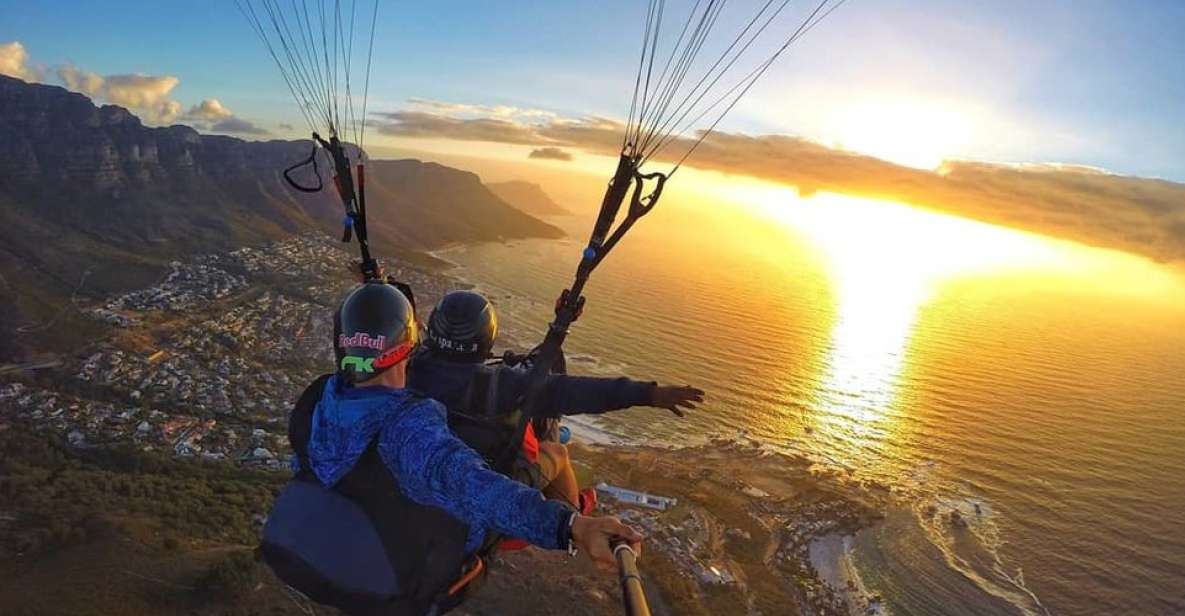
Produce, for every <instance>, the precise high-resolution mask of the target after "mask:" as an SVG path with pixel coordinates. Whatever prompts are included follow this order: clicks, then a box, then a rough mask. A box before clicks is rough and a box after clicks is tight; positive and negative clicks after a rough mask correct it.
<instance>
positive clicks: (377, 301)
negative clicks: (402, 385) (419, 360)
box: [333, 281, 419, 383]
mask: <svg viewBox="0 0 1185 616" xmlns="http://www.w3.org/2000/svg"><path fill="white" fill-rule="evenodd" d="M418 342H419V330H418V328H417V327H416V313H415V311H414V310H412V307H411V302H409V301H407V298H406V297H404V295H403V294H402V293H400V292H399V289H396V288H395V287H393V286H391V285H389V284H386V283H383V282H378V281H372V282H368V283H366V284H364V285H362V286H360V287H358V288H356V289H354V290H353V291H351V292H350V294H349V295H347V296H346V299H345V300H344V301H342V303H341V306H339V307H338V309H337V314H335V315H334V318H333V350H334V352H335V354H336V355H337V374H338V377H339V378H341V379H343V380H344V381H345V382H346V383H358V382H361V381H366V380H369V379H372V378H374V377H375V376H378V375H379V373H381V372H383V371H384V370H386V369H387V368H390V367H391V366H394V365H395V364H398V363H399V362H401V361H403V360H404V359H407V356H408V355H409V354H410V353H411V352H412V349H414V348H415V346H416V343H418Z"/></svg>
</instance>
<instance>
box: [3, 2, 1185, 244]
mask: <svg viewBox="0 0 1185 616" xmlns="http://www.w3.org/2000/svg"><path fill="white" fill-rule="evenodd" d="M346 4H347V5H348V4H349V3H346ZM685 4H690V3H689V2H688V3H684V2H675V1H672V2H671V6H673V7H680V6H683V5H685ZM741 5H753V6H756V4H755V3H753V2H747V3H737V6H741ZM804 6H805V5H804ZM370 7H371V4H370V2H368V1H362V2H359V7H358V10H359V11H360V12H365V11H368V10H369V9H370ZM752 10H753V9H749V12H751V11H752ZM745 13H746V11H744V10H741V9H738V14H745ZM644 15H645V3H644V2H640V1H635V2H626V1H623V0H614V1H612V2H595V3H593V2H556V3H540V2H500V3H486V2H418V3H405V2H382V4H381V6H380V8H379V29H378V41H377V43H376V47H375V53H374V66H375V68H374V73H373V78H372V80H373V82H372V87H371V95H370V109H371V111H373V112H374V115H373V116H372V119H373V120H374V121H375V122H377V125H376V126H375V128H373V129H371V130H370V133H369V134H370V135H372V137H369V138H368V139H372V141H369V142H368V144H369V145H378V146H382V145H388V146H397V147H401V148H404V149H418V150H424V149H428V150H432V149H433V148H435V149H436V150H440V149H442V148H444V149H448V148H450V147H456V146H458V141H463V142H465V146H464V148H465V149H466V151H468V152H470V153H475V154H478V155H483V154H488V155H491V156H504V157H519V158H522V159H525V157H526V155H527V154H528V153H529V152H531V151H532V150H537V149H541V148H545V147H548V148H552V150H551V151H552V152H554V153H556V154H557V157H559V158H564V157H569V156H573V157H574V158H576V160H575V161H573V165H578V164H579V163H580V162H581V161H580V157H581V153H582V152H597V153H607V152H606V151H605V148H604V146H603V142H602V141H601V140H600V136H599V135H597V134H593V133H597V132H598V131H601V129H604V131H603V132H604V133H605V134H606V135H609V134H613V133H615V131H616V130H617V129H616V127H615V126H612V125H611V124H610V125H607V126H600V125H590V124H588V122H589V118H606V119H609V120H611V121H612V120H621V119H623V118H624V116H625V114H626V111H627V110H628V104H629V96H630V92H631V90H632V85H633V83H632V81H633V77H634V69H635V65H636V62H637V53H638V46H639V41H640V38H641V37H640V34H641V28H642V24H643V18H644ZM0 16H2V18H0V73H6V74H10V75H16V76H18V77H22V78H25V79H27V80H35V81H41V82H44V83H50V84H56V85H66V86H67V87H70V88H71V89H74V90H78V91H82V92H84V93H87V94H89V95H91V96H92V97H93V98H96V99H98V100H100V101H103V102H114V103H117V104H122V105H124V106H128V107H130V108H132V110H133V111H135V112H136V113H137V114H138V115H140V116H141V117H142V118H144V120H145V121H146V122H147V123H156V124H163V123H174V122H176V123H188V124H191V125H194V126H196V127H198V128H199V129H202V130H206V131H208V132H225V133H230V134H237V135H239V136H243V137H247V138H275V137H282V138H294V137H302V136H304V133H305V132H307V131H305V130H303V129H302V128H301V121H300V118H299V114H298V112H297V108H296V106H295V104H294V103H293V102H292V100H291V97H290V95H289V94H288V91H287V89H286V88H285V86H284V85H283V83H282V81H281V80H280V78H279V75H278V73H277V71H276V69H275V66H274V65H273V64H272V63H271V60H270V58H269V57H268V56H267V55H266V54H265V53H264V51H263V49H262V46H261V44H260V43H259V41H258V40H257V39H256V38H255V36H254V35H253V33H252V32H251V30H250V29H249V27H248V25H247V23H246V21H245V20H244V18H243V17H242V16H241V15H240V14H239V12H238V9H237V8H236V7H235V4H234V3H233V2H217V3H208V4H201V3H131V2H127V3H120V2H109V3H102V6H96V5H93V4H92V3H74V2H60V1H45V2H35V3H19V4H18V3H14V2H3V3H0ZM727 19H728V18H726V21H727ZM721 28H723V29H725V30H727V25H725V26H721ZM1181 32H1185V3H1182V2H1179V1H1175V0H1142V1H1141V2H1136V3H1124V2H1114V1H1107V0H1074V1H1070V0H1058V1H1054V0H1050V1H1043V2H1028V1H1021V0H1001V1H995V2H989V3H970V2H965V1H957V0H850V1H849V2H847V3H846V4H845V5H843V6H842V7H840V9H839V10H838V11H836V12H835V14H834V15H832V16H831V17H830V18H829V19H828V21H826V22H824V23H823V24H822V25H821V26H820V27H819V28H817V29H816V30H815V31H812V32H811V33H810V34H809V35H808V36H807V37H806V38H804V39H803V40H802V42H801V43H800V44H799V45H797V46H796V47H795V48H793V50H792V53H791V54H790V55H789V56H787V57H786V58H784V59H783V61H781V62H780V63H779V64H778V65H777V66H775V67H774V69H773V70H771V71H770V73H769V74H768V76H767V77H766V78H765V80H764V81H763V82H761V83H760V84H759V85H758V86H757V87H756V88H755V89H754V90H753V91H752V92H751V94H750V95H749V96H748V97H747V98H746V99H745V100H744V101H743V102H742V103H741V105H739V106H738V107H737V108H736V110H735V111H734V112H733V113H732V114H731V115H730V116H729V117H728V119H727V120H726V121H725V122H724V123H723V124H722V125H721V126H720V130H721V131H722V133H723V134H722V135H721V136H720V137H719V138H716V139H713V140H711V141H710V142H709V143H706V144H705V148H704V150H703V151H702V152H699V153H697V157H696V161H695V162H697V163H698V164H699V165H700V166H702V167H703V168H706V169H714V170H718V171H724V172H730V173H742V174H746V175H751V176H754V177H757V178H761V179H765V180H772V181H777V182H784V183H789V184H793V185H796V186H799V187H801V188H803V189H804V190H805V191H807V192H811V191H814V190H827V191H831V190H840V191H844V190H846V191H848V192H853V193H859V194H864V195H875V196H884V197H889V198H894V199H901V200H906V201H908V202H912V203H919V204H920V205H923V206H927V207H933V208H937V209H946V210H953V211H955V212H956V213H961V214H967V215H969V216H971V217H974V218H978V219H982V220H986V221H988V222H996V223H1003V224H1011V225H1014V226H1019V227H1022V228H1028V229H1037V230H1041V231H1050V232H1053V233H1054V234H1056V235H1061V236H1064V237H1069V238H1071V239H1082V240H1086V241H1089V242H1091V243H1096V244H1100V245H1104V246H1112V247H1121V248H1126V249H1130V250H1134V251H1137V252H1142V253H1143V254H1146V255H1148V256H1152V257H1154V258H1157V259H1170V260H1175V259H1180V258H1182V257H1185V211H1183V210H1185V206H1182V203H1185V189H1183V187H1182V186H1181V185H1179V184H1176V183H1168V182H1159V183H1157V182H1143V181H1141V182H1138V183H1137V184H1130V183H1129V184H1123V182H1129V180H1127V179H1125V178H1114V179H1113V176H1109V175H1107V176H1100V175H1098V174H1094V173H1088V172H1086V170H1082V169H1070V170H1066V169H1065V168H1063V167H1040V168H1038V169H1037V170H1036V171H1034V170H1033V169H1032V168H1024V167H1022V168H1018V167H1004V168H1002V169H1003V171H1002V173H1004V174H1005V175H1008V177H1002V176H1001V173H997V171H1000V169H1001V168H997V167H994V166H993V167H983V166H979V165H969V164H965V163H964V164H956V165H953V166H952V165H943V161H946V160H962V161H981V162H997V163H1063V164H1070V165H1076V166H1087V167H1097V168H1100V169H1103V170H1106V171H1108V172H1112V173H1115V174H1119V175H1130V176H1140V177H1148V178H1164V179H1168V180H1172V181H1174V182H1181V181H1185V148H1183V147H1182V145H1183V144H1185V62H1183V61H1182V60H1181V59H1182V58H1185V37H1182V36H1181ZM598 121H599V120H598ZM573 126H577V127H579V128H580V129H582V132H580V133H579V134H575V132H574V131H572V130H571V129H572V128H573ZM590 128H591V129H596V130H585V129H590ZM800 138H801V139H800ZM449 144H452V145H449ZM857 155H867V156H870V157H875V158H877V159H881V160H880V161H878V160H873V159H872V158H866V157H864V156H857ZM881 161H888V163H892V164H887V163H883V162H881ZM550 162H551V163H552V166H555V165H561V166H562V164H561V163H560V162H557V161H550ZM936 170H941V171H942V174H939V173H935V171H936ZM1009 174H1010V175H1009ZM1116 182H1118V183H1116ZM987 184H991V186H987V187H985V185H987ZM1100 195H1102V196H1100ZM1014 196H1015V197H1016V198H1014ZM1022 196H1028V197H1035V198H1034V199H1032V200H1033V201H1035V202H1036V201H1040V202H1041V205H1040V206H1034V209H1032V210H1028V209H1025V210H1024V211H1019V212H1018V211H1016V210H1015V208H1014V204H1015V201H1016V200H1017V198H1020V197H1022ZM1112 198H1114V199H1115V200H1112ZM1117 212H1118V213H1117ZM1088 227H1089V228H1088Z"/></svg>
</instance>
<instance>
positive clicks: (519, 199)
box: [486, 180, 571, 216]
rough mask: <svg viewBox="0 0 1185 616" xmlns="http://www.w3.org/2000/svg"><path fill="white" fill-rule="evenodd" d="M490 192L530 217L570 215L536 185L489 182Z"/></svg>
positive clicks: (512, 181)
mask: <svg viewBox="0 0 1185 616" xmlns="http://www.w3.org/2000/svg"><path fill="white" fill-rule="evenodd" d="M486 188H489V189H490V192H492V193H494V194H495V195H498V197H499V198H501V199H502V200H503V201H505V202H507V203H509V204H510V205H512V206H514V207H515V208H517V209H519V210H522V211H524V212H526V213H528V214H530V215H532V216H564V215H567V214H571V212H569V211H568V210H566V209H564V208H563V207H562V206H560V204H558V203H556V202H555V201H552V199H551V196H549V195H548V194H547V193H545V192H543V188H542V187H541V186H539V185H538V184H532V183H531V182H524V181H521V180H511V181H509V182H490V183H488V184H486Z"/></svg>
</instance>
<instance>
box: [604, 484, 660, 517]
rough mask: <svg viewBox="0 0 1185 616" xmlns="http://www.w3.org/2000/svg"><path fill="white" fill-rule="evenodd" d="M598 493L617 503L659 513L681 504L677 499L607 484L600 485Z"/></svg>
mask: <svg viewBox="0 0 1185 616" xmlns="http://www.w3.org/2000/svg"><path fill="white" fill-rule="evenodd" d="M597 491H598V492H601V493H603V494H605V495H607V496H611V497H613V498H614V499H615V500H617V502H620V503H625V504H627V505H637V506H639V507H647V508H649V509H657V510H658V511H666V510H667V509H670V508H671V507H674V506H675V505H677V504H679V500H678V499H675V498H668V497H666V496H655V495H653V494H647V493H645V492H638V491H636V490H629V489H626V488H618V487H616V486H611V485H609V484H607V483H598V484H597Z"/></svg>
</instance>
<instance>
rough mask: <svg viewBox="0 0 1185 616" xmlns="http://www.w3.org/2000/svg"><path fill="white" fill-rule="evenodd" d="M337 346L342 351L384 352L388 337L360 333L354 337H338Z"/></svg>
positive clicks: (340, 335) (342, 335)
mask: <svg viewBox="0 0 1185 616" xmlns="http://www.w3.org/2000/svg"><path fill="white" fill-rule="evenodd" d="M337 346H338V348H342V349H374V350H376V351H381V350H383V347H385V346H387V337H386V336H371V335H370V334H368V333H366V332H358V333H356V334H354V335H353V336H347V335H345V334H338V335H337Z"/></svg>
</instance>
